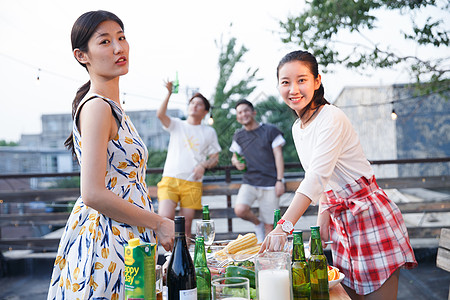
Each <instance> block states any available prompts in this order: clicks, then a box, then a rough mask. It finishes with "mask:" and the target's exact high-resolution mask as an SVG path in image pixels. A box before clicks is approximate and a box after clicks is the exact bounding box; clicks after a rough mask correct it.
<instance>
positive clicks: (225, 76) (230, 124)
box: [212, 37, 261, 165]
mask: <svg viewBox="0 0 450 300" xmlns="http://www.w3.org/2000/svg"><path fill="white" fill-rule="evenodd" d="M216 45H217V47H218V48H219V49H220V54H219V80H218V82H217V86H216V89H215V93H214V103H213V106H214V108H213V109H212V114H213V117H214V125H213V127H214V129H215V130H216V132H217V135H218V139H219V144H220V146H221V147H222V151H221V153H220V155H219V165H230V160H231V153H230V151H229V150H228V148H229V147H230V145H231V140H232V138H233V134H234V132H235V131H236V129H237V128H240V127H241V125H239V124H238V123H237V122H236V115H235V111H234V104H235V103H236V102H237V101H238V100H240V99H244V98H246V97H248V95H250V94H251V93H252V92H253V91H254V89H255V88H256V85H255V84H256V82H257V81H260V80H261V79H260V78H257V77H256V73H257V72H258V69H252V68H248V69H247V70H246V72H245V74H244V75H243V76H242V77H241V78H242V79H240V80H238V81H237V83H236V84H232V81H233V76H232V75H233V71H234V70H235V68H236V67H237V66H238V65H239V64H242V63H243V61H242V58H243V56H244V55H245V54H246V53H247V52H248V49H247V48H246V47H245V46H243V45H241V46H240V47H239V46H238V45H237V43H236V38H233V37H232V38H230V40H229V41H228V42H223V40H222V39H221V40H220V42H219V43H217V41H216Z"/></svg>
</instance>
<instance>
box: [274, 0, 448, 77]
mask: <svg viewBox="0 0 450 300" xmlns="http://www.w3.org/2000/svg"><path fill="white" fill-rule="evenodd" d="M426 7H430V8H431V7H434V8H437V9H440V10H441V11H442V12H446V13H447V14H448V13H449V11H450V10H449V8H450V2H448V1H438V0H405V1H397V0H375V1H354V0H328V1H322V0H312V1H307V6H306V10H305V11H304V12H303V13H302V14H300V15H299V16H292V17H288V18H287V20H286V21H285V22H280V25H281V28H282V34H281V36H282V41H283V42H284V43H293V44H298V45H299V46H300V47H301V48H302V49H305V50H308V51H310V52H312V53H313V54H314V55H315V56H316V58H317V60H318V61H319V62H320V64H321V66H324V67H327V66H331V65H336V64H339V65H343V66H345V67H347V68H350V69H354V70H361V69H366V68H368V67H373V68H391V67H393V66H396V65H400V64H402V65H406V66H408V69H409V73H410V76H411V78H415V80H416V81H417V82H420V81H423V78H428V79H430V78H431V81H432V82H436V83H439V82H440V81H442V80H443V79H445V78H446V77H447V76H448V72H449V71H450V70H449V69H448V60H449V57H434V58H430V59H422V58H419V57H418V56H414V55H406V56H402V55H401V54H400V53H399V52H398V51H395V50H392V49H390V48H389V45H385V46H383V45H380V44H377V43H374V42H373V41H370V38H369V37H367V36H364V35H363V33H364V32H365V31H366V30H373V29H375V28H376V22H377V21H378V19H377V17H376V13H378V12H379V11H380V10H397V11H399V13H400V14H402V15H409V16H410V18H411V30H410V32H409V33H403V37H404V38H405V40H412V41H414V42H416V43H417V44H418V45H421V46H428V47H430V46H431V47H448V46H449V40H450V31H449V30H448V26H447V28H446V26H445V23H444V21H445V20H443V19H437V18H436V16H430V17H428V18H427V19H426V23H425V24H424V25H419V24H417V21H416V20H417V19H418V18H417V16H418V15H419V14H423V9H424V8H426ZM447 19H448V18H447ZM392 30H395V28H392ZM341 32H344V33H345V32H350V33H351V34H352V36H353V37H355V34H357V35H359V36H360V37H362V38H363V39H364V40H366V41H368V43H364V44H359V43H356V42H350V43H349V42H347V41H339V40H338V38H339V36H338V33H341ZM344 44H345V45H349V46H350V47H349V48H347V50H348V51H347V52H345V51H340V50H341V49H339V51H338V47H337V46H338V45H344ZM343 52H344V53H343ZM324 71H325V72H326V71H327V68H325V70H324ZM428 79H427V80H428Z"/></svg>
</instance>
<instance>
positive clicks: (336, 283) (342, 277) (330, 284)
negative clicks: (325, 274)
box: [328, 266, 345, 289]
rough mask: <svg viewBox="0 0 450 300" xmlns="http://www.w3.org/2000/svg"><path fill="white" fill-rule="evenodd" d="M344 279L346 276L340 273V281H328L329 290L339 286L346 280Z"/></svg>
mask: <svg viewBox="0 0 450 300" xmlns="http://www.w3.org/2000/svg"><path fill="white" fill-rule="evenodd" d="M331 267H332V268H333V269H337V268H335V267H333V266H331ZM338 271H339V270H338ZM344 277H345V275H344V274H343V273H341V272H339V279H336V280H332V281H328V288H330V289H331V288H333V287H335V286H336V285H338V283H339V282H341V281H342V280H343V279H344Z"/></svg>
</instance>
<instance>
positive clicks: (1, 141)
mask: <svg viewBox="0 0 450 300" xmlns="http://www.w3.org/2000/svg"><path fill="white" fill-rule="evenodd" d="M0 146H10V147H11V146H19V143H16V142H7V141H5V140H0Z"/></svg>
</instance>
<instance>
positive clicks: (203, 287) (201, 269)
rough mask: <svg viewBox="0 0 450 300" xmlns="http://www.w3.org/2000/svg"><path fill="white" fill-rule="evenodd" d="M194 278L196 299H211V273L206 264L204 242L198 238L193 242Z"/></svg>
mask: <svg viewBox="0 0 450 300" xmlns="http://www.w3.org/2000/svg"><path fill="white" fill-rule="evenodd" d="M194 267H195V277H196V279H197V299H198V300H210V299H211V272H210V271H209V269H208V265H207V264H206V254H205V240H204V238H203V237H202V236H198V237H197V238H196V240H195V250H194Z"/></svg>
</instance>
